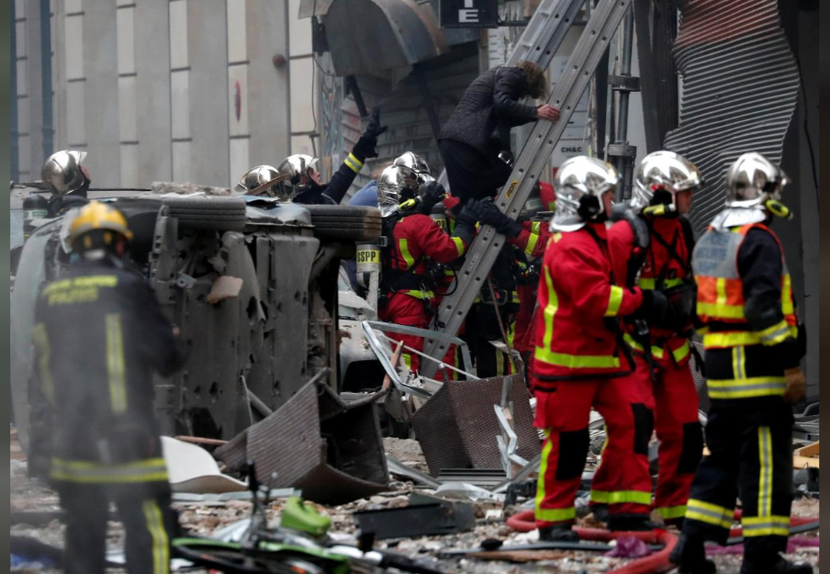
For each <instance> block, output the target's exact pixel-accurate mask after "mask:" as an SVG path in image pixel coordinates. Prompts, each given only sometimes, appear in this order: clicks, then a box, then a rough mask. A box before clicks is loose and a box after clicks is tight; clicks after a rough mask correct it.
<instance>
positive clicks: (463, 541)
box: [10, 439, 820, 574]
mask: <svg viewBox="0 0 830 574" xmlns="http://www.w3.org/2000/svg"><path fill="white" fill-rule="evenodd" d="M384 442H385V443H386V449H387V451H388V452H390V453H391V452H394V453H395V456H396V457H397V458H399V460H400V462H401V464H405V465H406V466H412V467H417V466H419V465H424V464H425V461H424V458H423V455H422V454H421V453H420V447H419V445H418V443H417V442H416V441H414V440H400V439H386V440H385V441H384ZM10 465H11V467H12V476H13V478H12V481H11V489H10V498H11V508H12V510H13V511H30V512H34V511H38V512H54V511H56V510H58V508H59V507H58V501H57V497H56V495H55V494H54V493H53V492H51V491H49V490H47V489H46V488H44V487H43V486H41V485H38V484H37V483H34V482H31V481H29V480H28V479H27V478H26V465H25V463H20V462H18V461H11V463H10ZM389 489H390V490H389V491H388V492H382V493H377V494H374V495H371V496H370V497H368V498H360V499H358V500H355V501H354V502H350V503H348V504H344V505H340V506H319V505H318V506H317V509H318V510H320V511H321V512H324V513H326V514H327V515H328V516H330V517H331V519H332V530H331V535H332V537H333V538H334V539H335V540H336V541H337V542H338V543H341V544H357V535H358V529H357V525H356V524H355V521H354V515H355V514H356V513H358V512H364V511H370V510H383V509H388V508H392V509H399V508H406V507H407V506H408V504H409V502H410V498H411V495H412V493H413V491H414V489H415V485H414V484H413V483H412V482H408V481H401V482H393V483H391V484H390V485H389ZM424 492H426V493H433V494H434V491H431V490H425V491H424ZM240 494H244V493H240ZM207 498H209V496H208V497H206V501H196V500H190V501H187V502H175V503H174V507H175V508H176V510H177V511H178V512H179V516H180V522H181V524H182V527H183V528H184V529H185V530H187V531H189V532H191V533H193V534H195V535H198V536H204V537H216V536H218V535H220V534H222V529H224V528H227V527H233V526H234V525H236V524H238V523H240V521H242V520H246V519H248V518H249V517H250V514H251V507H252V505H251V503H250V502H247V501H238V500H229V501H210V500H207ZM284 504H285V500H284V499H282V498H274V497H273V493H272V502H271V504H270V505H269V508H268V509H267V517H268V520H269V522H270V523H274V524H276V523H278V519H279V517H280V516H281V514H282V509H283V505H284ZM469 504H470V505H471V506H472V508H473V509H474V511H475V517H476V522H475V526H474V528H473V529H472V530H469V531H466V532H458V533H454V534H447V535H443V536H420V537H415V538H406V539H394V540H388V541H379V542H378V543H377V545H376V546H377V548H378V549H382V550H393V551H395V552H398V553H401V554H404V555H407V556H410V557H412V558H416V557H417V558H419V559H424V558H428V557H429V556H434V557H435V558H434V559H429V561H430V563H431V564H432V565H433V567H434V568H435V569H436V570H440V571H441V572H445V573H446V574H554V573H563V574H564V573H567V574H578V573H581V572H587V573H588V574H601V573H605V572H609V571H611V570H613V569H615V568H618V567H620V566H622V565H623V564H624V563H625V560H623V559H619V558H609V557H605V556H601V555H598V554H597V553H596V552H585V551H561V552H560V551H557V553H555V554H554V553H553V552H552V551H541V552H540V551H534V552H532V553H530V552H529V553H527V556H526V557H522V556H521V555H515V556H509V557H507V556H495V555H494V556H487V557H484V556H482V557H478V556H476V557H472V556H466V557H459V556H454V557H444V556H440V553H441V552H443V551H446V550H448V549H456V548H457V549H477V548H480V546H481V543H482V542H483V541H485V540H487V539H496V540H500V541H502V542H503V544H504V547H506V548H511V547H516V546H521V545H529V544H535V543H538V535H537V533H536V532H531V533H526V534H521V533H517V532H513V531H511V530H510V529H509V528H508V527H507V526H506V525H505V523H504V521H503V520H496V521H494V520H492V519H489V520H488V519H487V515H488V512H490V511H491V510H493V509H494V508H496V506H498V507H500V505H496V504H495V503H493V502H489V501H480V502H471V503H469ZM513 512H515V509H508V510H507V511H506V513H505V514H506V515H508V516H509V515H510V514H512V513H513ZM819 513H820V509H819V502H818V501H817V500H810V499H806V498H805V499H802V500H797V501H795V502H794V503H793V516H801V517H811V516H818V515H819ZM578 523H579V526H583V527H596V526H597V525H596V524H595V523H594V522H591V521H589V520H587V519H580V520H579V521H578ZM11 535H13V536H26V537H30V538H35V539H37V540H41V541H43V542H44V543H46V544H49V545H50V546H55V547H61V546H62V544H63V527H62V525H61V524H60V522H58V521H52V522H49V523H47V524H44V525H40V526H37V527H34V526H30V525H22V524H19V525H15V526H12V527H11ZM817 535H818V533H810V534H808V535H806V536H807V537H809V538H812V539H817ZM109 547H110V549H111V550H119V549H123V531H122V530H121V529H120V526H119V525H117V524H116V523H111V532H110V541H109ZM794 550H795V553H794V554H790V555H789V556H788V558H789V559H791V560H797V561H798V560H800V561H806V562H808V563H810V564H812V565H813V566H814V567H815V566H816V564H817V563H818V554H817V553H816V552H815V550H816V549H815V548H812V547H809V546H801V545H799V546H797V547H796V548H795V549H794ZM111 556H114V554H113V555H111ZM484 558H487V559H486V560H485V559H484ZM111 559H113V560H114V558H111ZM524 559H526V560H527V562H524V561H523V560H524ZM713 559H714V560H715V562H716V564H717V566H718V571H719V572H720V573H721V574H739V572H740V565H741V557H740V556H736V555H730V554H727V555H718V556H714V557H713ZM11 571H12V572H24V571H26V572H31V571H32V570H23V569H20V568H12V569H11ZM34 571H36V572H38V574H52V572H55V571H54V570H34ZM816 572H818V569H817V568H816ZM197 573H198V574H204V573H203V572H199V571H197ZM55 574H57V572H55Z"/></svg>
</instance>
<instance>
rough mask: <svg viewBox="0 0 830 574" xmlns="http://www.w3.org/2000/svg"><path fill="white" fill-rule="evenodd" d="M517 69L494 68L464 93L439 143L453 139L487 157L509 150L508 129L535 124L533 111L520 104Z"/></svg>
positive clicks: (522, 75)
mask: <svg viewBox="0 0 830 574" xmlns="http://www.w3.org/2000/svg"><path fill="white" fill-rule="evenodd" d="M525 85H526V79H525V73H524V71H522V70H520V69H519V68H512V67H511V68H494V69H492V70H489V71H487V72H485V73H483V74H482V75H480V76H479V77H478V78H476V79H475V80H474V81H473V83H472V84H470V87H469V88H467V90H466V91H465V92H464V95H463V96H462V98H461V101H460V102H459V103H458V105H457V106H456V108H455V110H454V111H453V113H452V115H451V116H450V119H449V120H447V123H446V124H444V128H443V129H442V130H441V134H440V135H439V137H438V139H439V140H444V139H449V140H455V141H458V142H461V143H464V144H467V145H468V146H470V147H472V148H475V149H476V150H477V151H479V152H480V153H482V154H483V155H485V156H487V157H490V156H492V155H493V154H498V153H499V151H501V150H505V149H510V129H511V128H514V127H517V126H521V125H524V124H527V123H530V122H534V121H536V119H537V118H536V108H535V107H533V106H526V105H524V104H521V103H519V100H520V99H522V98H523V97H525V96H526V95H527V88H526V87H525Z"/></svg>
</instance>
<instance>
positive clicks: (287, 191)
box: [276, 153, 318, 201]
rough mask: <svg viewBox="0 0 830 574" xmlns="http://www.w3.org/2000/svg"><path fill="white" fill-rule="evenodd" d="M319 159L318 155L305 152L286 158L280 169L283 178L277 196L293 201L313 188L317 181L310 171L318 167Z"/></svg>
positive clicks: (278, 186)
mask: <svg viewBox="0 0 830 574" xmlns="http://www.w3.org/2000/svg"><path fill="white" fill-rule="evenodd" d="M317 161H318V160H317V158H316V157H314V156H311V155H307V154H304V153H298V154H294V155H291V156H288V157H287V158H285V161H283V162H282V163H281V164H280V167H279V170H278V171H279V175H280V176H282V177H283V180H282V181H280V183H279V184H278V185H277V191H276V196H277V197H279V198H280V199H282V200H283V201H291V200H292V199H294V198H295V197H297V196H298V195H300V194H301V193H303V192H304V191H308V190H309V189H311V188H312V187H313V186H314V185H315V183H314V181H313V180H312V178H311V175H310V173H309V172H310V171H313V170H315V169H316V167H317Z"/></svg>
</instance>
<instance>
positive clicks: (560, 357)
mask: <svg viewBox="0 0 830 574" xmlns="http://www.w3.org/2000/svg"><path fill="white" fill-rule="evenodd" d="M544 277H545V286H546V287H547V290H548V304H547V305H546V306H545V310H544V312H543V315H544V320H545V334H544V337H543V339H542V341H543V343H542V344H543V346H542V347H536V352H535V353H534V358H535V359H536V360H539V361H543V362H545V363H548V364H550V365H556V366H558V367H565V368H569V369H612V368H618V367H619V366H620V359H619V358H618V357H615V356H613V355H610V356H605V355H569V354H566V353H557V352H554V351H552V350H551V348H550V347H551V344H552V342H553V323H554V317H555V315H556V312H557V311H558V310H559V297H558V296H557V295H556V290H555V289H554V288H553V279H552V278H551V276H550V270H548V268H547V267H545V268H544ZM613 300H614V292H613V289H612V294H611V301H610V302H609V307H610V306H611V305H612V304H613ZM621 302H622V289H620V303H621Z"/></svg>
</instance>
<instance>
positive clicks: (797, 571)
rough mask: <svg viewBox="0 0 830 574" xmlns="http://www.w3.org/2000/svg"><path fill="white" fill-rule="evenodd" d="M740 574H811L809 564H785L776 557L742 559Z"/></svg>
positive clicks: (811, 568)
mask: <svg viewBox="0 0 830 574" xmlns="http://www.w3.org/2000/svg"><path fill="white" fill-rule="evenodd" d="M741 574H813V567H812V566H810V565H809V564H804V563H801V562H799V563H797V564H793V563H792V562H787V561H786V560H784V559H783V558H782V557H780V556H778V557H777V558H776V559H774V560H756V561H752V560H748V559H746V558H744V563H743V566H741Z"/></svg>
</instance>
